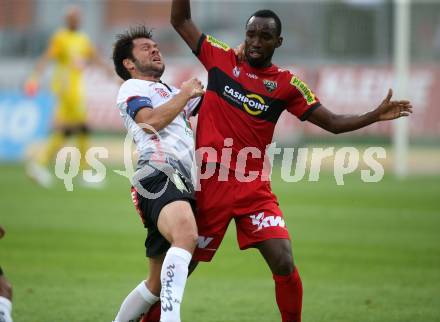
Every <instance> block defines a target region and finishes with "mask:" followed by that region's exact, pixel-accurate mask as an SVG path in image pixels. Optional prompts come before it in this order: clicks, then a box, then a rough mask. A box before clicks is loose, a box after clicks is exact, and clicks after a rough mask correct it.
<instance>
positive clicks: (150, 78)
mask: <svg viewBox="0 0 440 322" xmlns="http://www.w3.org/2000/svg"><path fill="white" fill-rule="evenodd" d="M135 78H137V79H141V80H144V81H149V82H156V83H157V82H160V77H156V76H151V75H138V76H137V77H135Z"/></svg>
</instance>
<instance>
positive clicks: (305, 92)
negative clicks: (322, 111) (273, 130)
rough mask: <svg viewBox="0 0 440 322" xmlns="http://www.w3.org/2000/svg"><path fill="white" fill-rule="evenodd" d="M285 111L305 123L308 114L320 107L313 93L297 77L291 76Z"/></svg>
mask: <svg viewBox="0 0 440 322" xmlns="http://www.w3.org/2000/svg"><path fill="white" fill-rule="evenodd" d="M288 86H289V97H288V105H287V108H286V109H287V111H288V112H289V113H292V114H293V115H295V116H296V117H297V118H299V119H300V120H301V121H306V120H307V119H308V117H309V116H310V114H311V113H312V112H313V111H314V110H315V109H317V108H318V107H319V106H321V103H320V101H319V99H318V97H316V95H315V94H314V93H313V91H312V90H311V89H310V88H309V87H308V86H307V84H306V83H305V82H303V81H302V80H301V79H300V78H299V77H297V76H295V75H291V78H290V82H289V84H288Z"/></svg>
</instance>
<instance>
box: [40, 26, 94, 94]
mask: <svg viewBox="0 0 440 322" xmlns="http://www.w3.org/2000/svg"><path fill="white" fill-rule="evenodd" d="M48 50H49V57H50V58H51V59H53V60H54V61H55V63H56V64H55V71H54V76H53V81H52V89H53V91H54V93H55V94H57V95H61V96H65V95H67V96H77V95H78V96H79V95H82V74H83V70H84V68H85V66H86V64H87V62H88V60H89V59H90V58H91V57H92V56H93V54H94V49H93V46H92V44H91V42H90V40H89V38H88V37H87V35H86V34H84V33H82V32H79V31H72V30H68V29H60V30H59V31H57V32H56V33H55V34H54V35H53V36H52V39H51V40H50V43H49V49H48Z"/></svg>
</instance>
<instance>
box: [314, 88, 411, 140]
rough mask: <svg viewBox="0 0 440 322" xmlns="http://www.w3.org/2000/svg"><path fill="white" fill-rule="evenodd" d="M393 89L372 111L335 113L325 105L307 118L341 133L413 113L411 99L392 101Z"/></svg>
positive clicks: (330, 130) (326, 128)
mask: <svg viewBox="0 0 440 322" xmlns="http://www.w3.org/2000/svg"><path fill="white" fill-rule="evenodd" d="M392 95H393V91H392V90H391V89H390V90H388V95H387V97H386V98H385V99H384V100H383V102H382V103H381V104H380V105H379V106H378V107H377V108H376V109H374V110H372V111H371V112H368V113H365V114H362V115H340V114H334V113H332V112H331V111H329V110H328V109H326V108H325V107H324V106H321V107H320V108H317V109H316V110H315V111H313V112H312V114H310V116H309V118H308V119H307V120H308V121H309V122H312V123H313V124H316V125H317V126H319V127H321V128H323V129H324V130H327V131H329V132H332V133H335V134H339V133H344V132H350V131H354V130H357V129H360V128H363V127H365V126H367V125H370V124H372V123H376V122H379V121H387V120H394V119H397V118H399V117H404V116H408V115H410V114H411V113H412V106H411V104H410V102H409V101H391V97H392Z"/></svg>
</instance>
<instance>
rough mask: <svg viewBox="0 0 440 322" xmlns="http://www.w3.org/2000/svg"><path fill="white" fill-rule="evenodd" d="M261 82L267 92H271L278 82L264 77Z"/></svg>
mask: <svg viewBox="0 0 440 322" xmlns="http://www.w3.org/2000/svg"><path fill="white" fill-rule="evenodd" d="M263 83H264V86H265V87H266V89H267V91H268V92H269V93H272V92H273V91H274V90H276V89H277V87H278V83H277V82H275V81H270V80H267V79H265V80H263Z"/></svg>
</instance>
